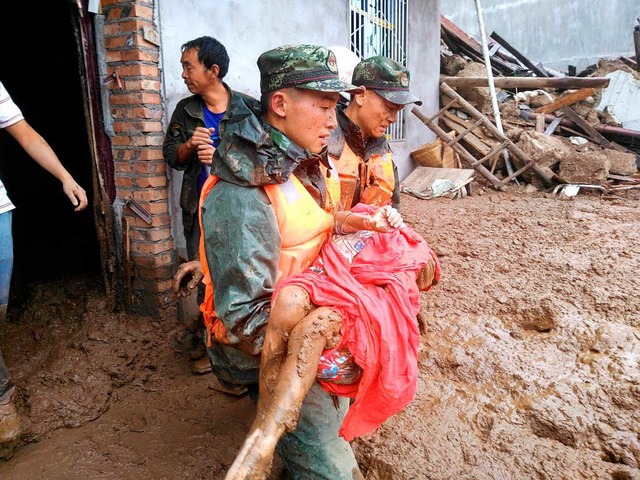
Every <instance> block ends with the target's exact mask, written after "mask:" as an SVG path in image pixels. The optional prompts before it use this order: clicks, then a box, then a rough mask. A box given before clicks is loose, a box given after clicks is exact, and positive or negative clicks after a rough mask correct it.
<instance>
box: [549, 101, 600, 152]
mask: <svg viewBox="0 0 640 480" xmlns="http://www.w3.org/2000/svg"><path fill="white" fill-rule="evenodd" d="M561 110H562V113H564V114H565V115H566V116H567V117H568V118H569V119H571V121H573V123H575V124H576V125H578V126H579V127H580V128H581V129H582V130H584V132H585V133H586V134H587V135H589V137H591V139H592V140H593V141H594V142H596V143H597V144H599V145H600V146H602V147H605V148H612V145H611V142H610V141H609V140H607V139H606V138H604V137H603V136H602V134H601V133H600V132H598V131H597V130H596V129H595V128H594V127H593V126H592V125H589V123H588V122H587V121H586V120H585V119H584V118H582V117H581V116H580V115H578V114H577V113H576V112H574V111H573V110H572V109H571V107H569V106H567V105H565V106H564V107H562V108H561Z"/></svg>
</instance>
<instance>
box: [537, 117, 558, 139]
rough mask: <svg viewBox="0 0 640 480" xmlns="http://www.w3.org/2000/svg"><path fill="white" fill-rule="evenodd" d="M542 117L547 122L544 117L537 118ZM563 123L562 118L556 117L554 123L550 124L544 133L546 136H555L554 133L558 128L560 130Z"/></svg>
mask: <svg viewBox="0 0 640 480" xmlns="http://www.w3.org/2000/svg"><path fill="white" fill-rule="evenodd" d="M540 117H542V118H543V119H545V120H544V121H545V122H546V117H545V116H544V115H538V117H537V118H540ZM561 121H562V118H560V117H556V118H555V119H553V121H552V122H551V123H550V124H549V126H548V127H547V129H546V130H545V131H544V134H545V135H553V132H555V131H556V128H558V125H560V122H561Z"/></svg>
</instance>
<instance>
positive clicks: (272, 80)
mask: <svg viewBox="0 0 640 480" xmlns="http://www.w3.org/2000/svg"><path fill="white" fill-rule="evenodd" d="M258 69H259V70H260V92H261V93H263V94H264V93H269V92H273V91H276V90H279V89H281V88H290V87H295V88H304V89H308V90H317V91H320V92H349V93H358V92H361V91H362V88H360V87H356V86H355V85H351V84H349V83H346V82H343V81H342V80H340V77H339V75H338V64H337V62H336V56H335V54H334V53H333V52H332V51H331V50H329V49H328V48H326V47H323V46H320V45H306V44H301V45H283V46H281V47H277V48H274V49H272V50H269V51H267V52H264V53H263V54H262V55H260V57H259V58H258Z"/></svg>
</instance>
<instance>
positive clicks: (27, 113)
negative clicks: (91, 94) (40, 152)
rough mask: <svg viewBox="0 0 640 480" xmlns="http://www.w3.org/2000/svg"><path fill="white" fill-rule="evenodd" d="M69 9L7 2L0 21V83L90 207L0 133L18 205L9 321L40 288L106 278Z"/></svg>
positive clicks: (2, 172) (0, 167) (2, 171)
mask: <svg viewBox="0 0 640 480" xmlns="http://www.w3.org/2000/svg"><path fill="white" fill-rule="evenodd" d="M70 8H71V3H70V2H67V1H61V2H59V1H58V2H37V3H32V2H6V4H4V5H3V7H2V15H1V16H0V31H2V32H3V33H4V36H5V39H6V41H5V42H4V45H3V48H2V51H1V52H0V80H1V81H2V83H3V84H4V86H5V87H6V89H7V90H8V91H9V94H10V95H11V96H12V98H13V100H14V101H15V103H16V104H17V105H18V106H19V107H20V109H21V110H22V113H23V115H24V117H25V119H26V120H27V121H28V122H29V123H30V124H31V125H32V126H33V127H34V128H35V129H36V130H37V131H38V132H39V133H40V134H41V135H42V136H43V137H44V138H45V140H46V141H47V142H48V143H49V144H50V145H51V147H52V148H53V150H54V151H55V152H56V154H57V155H58V158H60V161H61V162H62V164H63V165H64V166H65V168H66V169H67V170H68V171H69V172H70V173H71V174H72V175H73V176H74V178H75V179H76V181H77V182H78V183H79V184H80V185H81V186H82V187H83V188H84V189H85V190H86V191H87V196H88V200H89V205H88V207H87V208H86V209H85V210H83V211H82V212H74V211H73V206H72V204H71V202H70V201H69V199H68V198H67V197H66V195H65V194H64V193H63V191H62V188H61V185H60V182H59V181H58V180H57V179H55V178H54V177H53V176H52V175H50V174H49V173H48V172H46V171H45V170H44V169H42V168H41V167H40V166H39V165H37V164H36V163H35V162H34V161H33V160H32V159H31V158H30V157H29V156H28V155H27V154H26V153H25V152H24V151H23V150H22V149H21V147H20V146H19V145H18V144H17V143H16V142H15V141H14V140H13V138H11V137H10V136H9V135H8V134H7V133H6V132H1V131H0V177H1V178H2V180H3V183H4V184H5V187H6V188H7V192H8V193H9V196H10V198H11V200H12V202H13V203H14V205H15V206H16V209H15V210H14V211H13V238H14V268H13V277H12V282H11V293H10V298H9V310H8V318H11V317H12V316H15V315H17V313H18V312H19V310H20V307H21V304H22V303H23V302H24V301H25V300H26V299H27V297H28V295H29V294H30V292H31V291H32V290H33V289H34V288H38V285H42V284H43V283H46V282H51V281H63V282H64V281H65V279H68V278H72V277H74V278H75V277H77V276H87V277H88V278H90V279H92V280H95V281H98V282H101V281H102V280H101V274H100V270H101V267H100V245H99V241H98V237H97V232H96V224H95V219H94V209H93V207H92V204H93V200H94V199H93V195H94V192H93V181H92V178H93V177H92V158H91V149H90V143H89V142H90V140H89V138H88V134H87V124H86V119H85V114H84V96H83V90H82V85H81V78H80V71H81V70H80V68H79V63H78V62H79V60H78V48H77V45H76V40H75V36H74V26H73V21H72V18H73V17H72V15H71V11H70ZM27 45H31V46H29V47H28V46H27ZM33 45H35V46H33Z"/></svg>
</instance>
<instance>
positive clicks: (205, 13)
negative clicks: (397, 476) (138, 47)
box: [158, 0, 440, 253]
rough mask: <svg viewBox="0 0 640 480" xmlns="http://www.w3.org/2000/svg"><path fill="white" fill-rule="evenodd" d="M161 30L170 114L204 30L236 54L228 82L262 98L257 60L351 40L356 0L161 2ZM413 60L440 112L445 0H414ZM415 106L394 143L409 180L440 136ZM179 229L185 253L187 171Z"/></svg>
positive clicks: (418, 80)
mask: <svg viewBox="0 0 640 480" xmlns="http://www.w3.org/2000/svg"><path fill="white" fill-rule="evenodd" d="M158 3H159V7H158V8H159V20H160V34H161V39H162V62H161V66H162V69H163V77H164V90H165V91H164V94H165V102H166V108H167V110H166V112H167V120H168V117H169V116H170V115H171V112H173V109H174V107H175V105H176V103H177V102H178V101H179V100H180V99H181V98H183V97H185V96H187V95H189V91H188V90H187V88H186V87H185V85H184V83H183V81H182V79H181V77H180V75H181V66H180V46H181V45H182V44H183V43H185V42H186V41H188V40H191V39H193V38H196V37H199V36H201V35H211V36H213V37H215V38H217V39H218V40H220V41H221V42H222V43H223V44H224V45H225V47H226V48H227V51H228V52H229V57H230V65H229V73H228V74H227V76H226V77H225V81H226V82H227V83H228V84H229V85H230V86H231V88H233V89H235V90H238V91H241V92H245V93H248V94H250V95H253V96H256V97H259V95H260V86H259V80H260V75H259V72H258V67H257V66H256V60H257V58H258V56H259V55H260V54H261V53H262V52H264V51H266V50H269V49H271V48H273V47H277V46H279V45H283V44H287V43H312V44H321V45H344V46H345V47H348V46H349V2H348V1H347V0H322V1H320V2H319V1H312V0H300V1H282V0H280V1H278V0H251V1H249V0H248V1H239V0H237V1H229V2H199V1H197V0H161V1H160V2H158ZM408 7H409V38H410V41H409V45H408V62H407V63H408V66H409V69H410V71H411V79H412V88H411V89H412V90H413V91H414V92H415V94H416V95H418V96H419V97H420V98H421V99H422V100H423V101H424V104H423V106H422V107H421V110H422V111H424V112H425V113H429V112H433V111H434V109H436V107H437V105H438V97H437V84H438V72H439V48H440V47H439V42H440V40H439V35H440V33H439V32H440V14H439V1H438V0H409V5H408ZM409 111H410V108H407V111H406V113H405V119H406V120H405V121H406V126H407V128H406V132H407V141H406V142H394V143H393V145H392V147H393V150H394V154H395V158H396V162H397V163H398V167H399V173H400V176H401V178H404V177H406V176H407V175H408V174H409V173H410V172H411V170H412V169H413V166H414V165H413V163H412V161H411V158H410V157H409V152H410V151H411V150H413V149H415V148H417V147H419V146H420V145H422V144H423V143H425V142H427V141H429V140H431V139H433V137H434V136H433V134H432V133H431V131H430V130H429V129H428V128H427V127H425V126H424V125H423V124H422V123H421V122H420V121H419V120H418V119H417V118H416V117H415V116H414V115H412V114H411V113H410V112H409ZM170 176H171V180H172V181H171V184H172V204H173V209H174V215H173V218H174V233H175V238H176V242H177V244H178V249H179V252H180V253H183V252H184V239H183V237H182V228H181V225H180V221H179V220H176V219H179V218H180V215H179V211H180V210H179V206H178V199H179V191H180V185H181V179H180V175H179V174H178V173H177V172H175V171H171V172H170Z"/></svg>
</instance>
